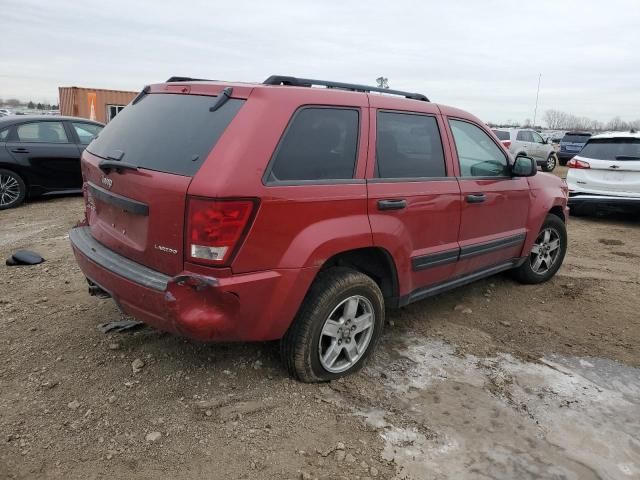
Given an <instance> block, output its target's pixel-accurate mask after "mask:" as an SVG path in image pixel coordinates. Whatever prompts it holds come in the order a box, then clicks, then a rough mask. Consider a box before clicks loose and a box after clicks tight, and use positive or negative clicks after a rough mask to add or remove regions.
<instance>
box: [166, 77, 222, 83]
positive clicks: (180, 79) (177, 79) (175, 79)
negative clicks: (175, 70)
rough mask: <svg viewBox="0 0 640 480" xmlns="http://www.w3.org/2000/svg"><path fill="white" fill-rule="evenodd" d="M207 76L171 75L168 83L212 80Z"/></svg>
mask: <svg viewBox="0 0 640 480" xmlns="http://www.w3.org/2000/svg"><path fill="white" fill-rule="evenodd" d="M212 81H213V80H209V79H207V78H191V77H169V78H168V79H167V82H166V83H169V82H212Z"/></svg>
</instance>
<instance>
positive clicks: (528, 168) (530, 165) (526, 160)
mask: <svg viewBox="0 0 640 480" xmlns="http://www.w3.org/2000/svg"><path fill="white" fill-rule="evenodd" d="M536 173H538V165H537V164H536V161H535V160H534V159H533V158H531V157H525V156H522V157H516V160H515V161H514V162H513V165H512V166H511V175H513V176H514V177H533V176H534V175H535V174H536Z"/></svg>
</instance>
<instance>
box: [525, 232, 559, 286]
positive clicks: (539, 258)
mask: <svg viewBox="0 0 640 480" xmlns="http://www.w3.org/2000/svg"><path fill="white" fill-rule="evenodd" d="M560 242H561V238H560V234H559V233H558V231H557V230H556V229H555V228H551V227H547V228H545V229H543V230H542V231H541V232H540V233H539V234H538V238H536V241H535V243H534V244H533V247H532V248H531V255H530V256H529V261H530V262H531V269H532V270H533V271H534V272H535V273H537V274H538V275H544V274H545V273H547V272H548V271H549V270H550V269H551V267H553V266H554V265H555V263H556V261H557V260H558V257H559V256H560V251H561V249H560Z"/></svg>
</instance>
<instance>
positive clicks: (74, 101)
mask: <svg viewBox="0 0 640 480" xmlns="http://www.w3.org/2000/svg"><path fill="white" fill-rule="evenodd" d="M58 93H59V95H60V114H61V115H70V116H73V117H83V118H91V103H90V100H91V98H92V97H93V98H94V110H95V120H97V121H98V122H102V123H107V105H128V104H129V102H131V100H133V98H134V97H135V96H136V95H137V94H138V92H126V91H122V90H102V89H95V88H82V87H59V88H58Z"/></svg>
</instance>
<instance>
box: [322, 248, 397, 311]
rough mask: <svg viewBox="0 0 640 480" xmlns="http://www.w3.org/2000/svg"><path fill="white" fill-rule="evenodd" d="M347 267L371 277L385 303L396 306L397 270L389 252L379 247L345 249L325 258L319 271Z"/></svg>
mask: <svg viewBox="0 0 640 480" xmlns="http://www.w3.org/2000/svg"><path fill="white" fill-rule="evenodd" d="M338 266H341V267H348V268H352V269H354V270H357V271H359V272H362V273H364V274H365V275H368V276H369V277H371V278H372V279H373V280H374V281H375V282H376V283H377V284H378V286H379V287H380V290H381V291H382V295H383V296H384V299H385V303H386V304H387V305H389V306H397V304H398V298H399V285H398V272H397V269H396V265H395V262H394V261H393V257H392V256H391V254H390V253H389V252H388V251H387V250H385V249H384V248H380V247H364V248H356V249H352V250H346V251H343V252H340V253H337V254H335V255H333V256H332V257H331V258H329V259H327V261H326V262H324V264H323V265H322V267H321V268H320V272H322V271H326V270H327V269H329V268H332V267H338Z"/></svg>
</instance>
